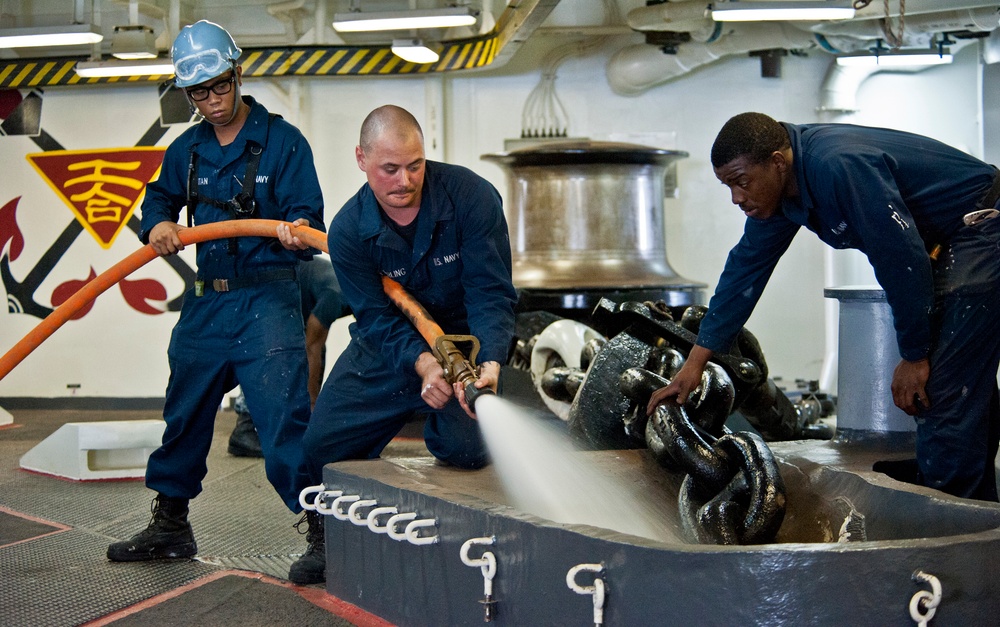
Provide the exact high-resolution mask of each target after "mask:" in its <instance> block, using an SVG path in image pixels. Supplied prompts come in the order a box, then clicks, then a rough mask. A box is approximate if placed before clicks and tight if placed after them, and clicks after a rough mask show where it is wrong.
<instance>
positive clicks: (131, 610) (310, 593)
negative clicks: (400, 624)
mask: <svg viewBox="0 0 1000 627" xmlns="http://www.w3.org/2000/svg"><path fill="white" fill-rule="evenodd" d="M229 575H235V576H237V577H246V578H247V579H256V580H258V581H262V582H264V583H269V584H272V585H276V586H281V587H282V588H288V589H290V590H294V591H295V592H296V593H297V594H298V595H299V596H300V597H302V598H303V599H305V600H306V601H309V602H310V603H312V604H313V605H315V606H317V607H320V608H322V609H324V610H326V611H328V612H330V613H331V614H335V615H336V616H339V617H340V618H343V619H344V620H347V621H350V622H351V623H353V624H354V625H357V626H358V627H393V625H392V623H389V622H387V621H385V620H382V619H381V618H379V617H378V616H375V615H374V614H370V613H368V612H366V611H365V610H363V609H361V608H360V607H358V606H356V605H352V604H350V603H348V602H347V601H342V600H341V599H338V598H337V597H335V596H333V595H330V594H327V592H326V591H325V590H322V589H319V588H311V587H305V586H297V585H295V584H293V583H289V582H287V581H281V580H280V579H275V578H274V577H269V576H267V575H264V574H261V573H254V572H249V571H245V570H220V571H218V572H215V573H212V574H210V575H206V576H204V577H202V578H200V579H196V580H194V581H192V582H191V583H189V584H185V585H183V586H180V587H179V588H174V589H173V590H170V591H169V592H164V593H163V594H158V595H156V596H154V597H150V598H148V599H146V600H145V601H140V602H139V603H136V604H135V605H132V606H129V607H127V608H125V609H122V610H118V611H117V612H112V613H111V614H108V615H107V616H103V617H101V618H98V619H95V620H92V621H90V622H88V623H83V624H82V625H81V627H103V626H104V625H108V624H110V623H113V622H114V621H116V620H119V619H122V618H124V617H126V616H131V615H132V614H137V613H139V612H141V611H142V610H145V609H147V608H150V607H153V606H155V605H159V604H160V603H163V602H164V601H168V600H170V599H175V598H177V597H179V596H181V595H182V594H184V593H185V592H188V591H190V590H194V589H195V588H198V587H201V586H203V585H205V584H207V583H211V582H213V581H215V580H217V579H221V578H222V577H226V576H229Z"/></svg>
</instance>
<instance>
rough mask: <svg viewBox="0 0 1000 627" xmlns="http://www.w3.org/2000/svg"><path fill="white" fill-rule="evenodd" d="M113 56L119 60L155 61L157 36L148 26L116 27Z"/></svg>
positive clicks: (112, 44) (113, 39) (113, 37)
mask: <svg viewBox="0 0 1000 627" xmlns="http://www.w3.org/2000/svg"><path fill="white" fill-rule="evenodd" d="M111 56H113V57H115V58H118V59H155V58H156V56H157V50H156V36H155V35H154V34H153V29H152V28H150V27H148V26H115V34H114V35H113V36H112V38H111Z"/></svg>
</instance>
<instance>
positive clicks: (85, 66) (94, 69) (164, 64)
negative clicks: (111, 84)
mask: <svg viewBox="0 0 1000 627" xmlns="http://www.w3.org/2000/svg"><path fill="white" fill-rule="evenodd" d="M74 69H75V70H76V73H77V74H79V75H80V76H82V77H84V78H107V77H109V76H170V75H172V74H173V73H174V65H173V63H171V62H170V59H149V60H146V59H138V60H135V61H117V60H116V61H80V62H78V63H77V64H76V67H75V68H74Z"/></svg>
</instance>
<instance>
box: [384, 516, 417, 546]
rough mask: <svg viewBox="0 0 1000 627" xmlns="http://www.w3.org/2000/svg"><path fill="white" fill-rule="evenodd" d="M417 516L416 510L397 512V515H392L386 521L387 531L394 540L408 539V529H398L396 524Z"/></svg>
mask: <svg viewBox="0 0 1000 627" xmlns="http://www.w3.org/2000/svg"><path fill="white" fill-rule="evenodd" d="M416 517H417V514H416V512H403V513H402V514H396V515H395V516H390V517H389V520H387V521H385V533H386V535H388V536H389V537H390V538H392V539H393V540H397V541H399V542H402V541H403V540H406V530H405V529H404V530H403V531H396V525H398V524H399V523H401V522H404V521H409V520H413V519H414V518H416Z"/></svg>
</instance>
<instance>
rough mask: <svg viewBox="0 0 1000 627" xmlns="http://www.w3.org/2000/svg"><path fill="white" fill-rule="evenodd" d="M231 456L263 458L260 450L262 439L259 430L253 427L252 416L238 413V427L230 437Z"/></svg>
mask: <svg viewBox="0 0 1000 627" xmlns="http://www.w3.org/2000/svg"><path fill="white" fill-rule="evenodd" d="M228 450H229V454H230V455H232V456H234V457H263V456H264V452H263V451H262V450H261V448H260V437H259V436H258V435H257V428H256V427H254V426H253V419H252V418H251V417H250V414H247V413H243V412H240V411H237V412H236V427H234V428H233V433H232V434H231V435H230V436H229V449H228Z"/></svg>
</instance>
